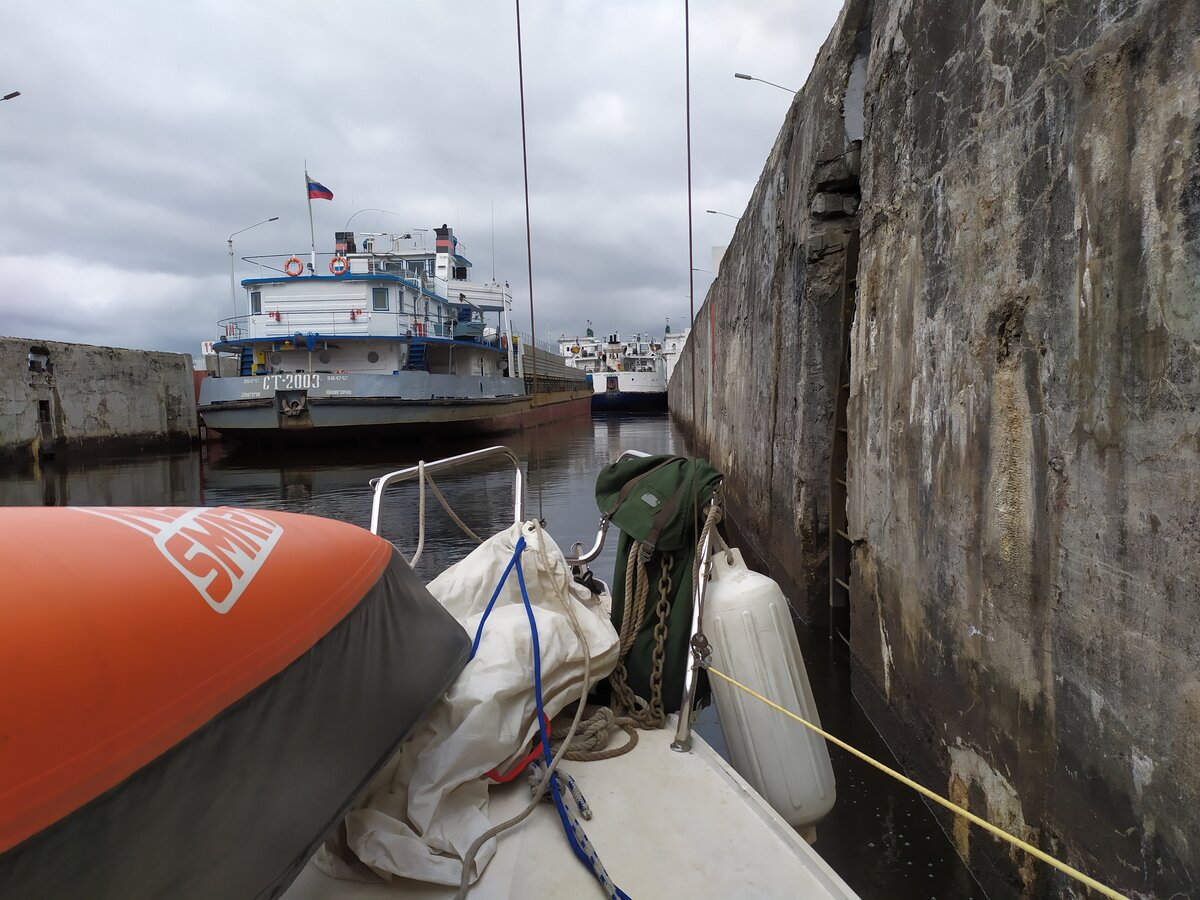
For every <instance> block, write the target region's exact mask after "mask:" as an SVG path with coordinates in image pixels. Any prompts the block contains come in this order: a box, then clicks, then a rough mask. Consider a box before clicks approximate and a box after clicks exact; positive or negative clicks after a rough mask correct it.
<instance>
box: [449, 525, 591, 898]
mask: <svg viewBox="0 0 1200 900" xmlns="http://www.w3.org/2000/svg"><path fill="white" fill-rule="evenodd" d="M528 524H531V525H532V526H533V528H534V530H535V531H536V532H539V534H538V537H539V541H541V543H539V550H540V551H541V553H542V559H543V560H547V559H548V556H547V554H546V550H545V546H544V538H542V537H541V534H540V532H541V530H542V526H541V523H540V522H538V521H536V520H534V521H533V522H531V523H528ZM517 565H521V561H520V560H518V562H517ZM567 577H568V578H570V572H569V571H568V573H567ZM558 599H559V601H560V602H561V603H562V605H563V608H564V609H566V611H567V618H568V619H570V620H571V629H572V630H573V631H574V632H575V637H576V638H578V639H579V644H580V646H581V647H583V693H582V694H581V695H580V697H579V704H578V706H577V708H576V710H575V718H574V719H572V720H571V727H570V728H568V729H567V734H566V737H564V738H563V742H562V745H561V746H560V747H559V748H558V752H557V753H555V754H554V758H553V759H552V760H551V761H550V767H549V768H548V769H547V770H546V775H545V777H544V778H543V779H542V782H541V784H539V785H538V788H537V790H536V791H534V794H533V799H531V800H530V801H529V805H528V806H526V807H525V809H523V810H522V811H521V812H519V813H517V815H515V816H513V817H512V818H511V819H508V820H506V821H504V822H501V823H500V824H499V825H493V826H492V827H491V828H489V829H488V830H487V831H485V832H484V833H483V834H481V835H480V836H479V837H477V838H475V841H474V842H473V843H472V844H471V846H470V847H469V848H467V852H466V854H465V855H464V856H463V865H462V878H461V880H460V881H459V883H458V893H457V894H455V895H454V900H463V898H465V897H466V896H467V891H468V890H469V889H470V884H469V882H470V879H471V867H472V866H473V865H474V864H475V856H476V855H477V854H478V853H479V848H480V847H482V846H483V845H484V844H485V843H487V842H488V841H490V840H491V839H492V838H494V837H495V836H496V835H498V834H500V833H501V832H503V831H507V830H508V829H509V828H512V827H513V826H514V825H519V824H520V823H521V822H524V821H525V819H526V818H528V817H529V814H530V813H531V812H533V811H534V810H535V809H537V807H538V804H539V803H541V802H542V796H543V795H544V794H545V793H546V790H547V789H548V788H549V787H550V779H552V778H553V777H554V773H555V772H556V771H558V764H559V763H560V762H561V761H562V758H563V756H564V755H565V754H566V752H567V748H569V747H570V746H571V740H572V739H573V738H574V737H575V732H576V730H577V729H578V728H579V722H580V720H581V719H582V718H583V707H584V702H583V701H584V700H586V699H587V692H588V691H589V690H590V689H591V686H592V651H591V648H590V647H588V642H587V636H586V635H585V634H584V633H583V628H582V627H581V626H580V624H579V620H578V619H577V618H575V610H574V608H573V607H572V605H571V596H570V594H569V593H568V594H567V595H566V596H563V595H562V594H561V593H560V594H559V598H558Z"/></svg>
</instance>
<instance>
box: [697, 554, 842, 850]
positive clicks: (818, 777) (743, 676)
mask: <svg viewBox="0 0 1200 900" xmlns="http://www.w3.org/2000/svg"><path fill="white" fill-rule="evenodd" d="M728 552H729V553H730V554H731V555H732V557H733V562H731V563H730V562H726V551H724V550H714V552H713V565H712V580H711V581H710V582H709V584H708V587H707V590H706V593H705V599H704V618H703V622H702V623H701V624H702V627H703V630H704V634H705V635H706V636H707V637H708V642H709V644H710V645H711V646H712V664H713V666H714V667H715V668H717V669H720V670H721V671H722V672H724V673H726V674H727V675H729V676H730V677H732V678H736V679H737V680H738V681H740V682H741V683H742V684H744V685H746V686H748V687H751V688H753V689H754V690H756V691H758V693H760V694H762V695H763V696H764V697H767V698H769V699H770V700H773V701H774V702H775V703H778V704H779V705H780V706H782V707H783V708H784V709H787V710H789V711H791V712H794V713H796V714H797V715H798V716H800V717H802V718H804V719H806V720H808V721H809V722H812V723H813V724H814V725H820V724H821V720H820V719H819V718H818V716H817V705H816V703H815V702H813V695H812V688H811V687H810V686H809V683H808V673H807V672H806V671H805V669H804V660H803V658H802V657H801V656H800V642H799V641H798V640H797V639H796V631H795V628H794V627H793V625H792V619H791V615H790V613H789V610H788V603H787V598H786V597H784V595H783V591H782V590H780V588H779V585H778V584H776V583H775V582H774V581H772V580H771V579H770V578H768V577H767V576H766V575H760V574H759V573H757V572H753V571H751V570H750V569H748V568H747V567H746V564H745V562H743V560H742V554H741V551H739V550H730V551H728ZM709 683H710V684H711V685H712V691H713V695H714V697H715V698H716V702H717V715H718V717H719V718H720V720H721V730H722V732H724V735H725V743H726V744H727V746H728V747H729V760H730V762H731V763H732V764H733V767H734V769H736V770H737V772H738V774H740V775H741V776H742V777H743V778H745V779H746V781H748V782H749V783H750V785H751V786H752V787H753V788H754V789H755V790H756V791H758V793H759V794H761V795H762V796H763V797H765V798H766V799H767V801H768V802H769V803H770V804H771V806H772V807H774V808H775V811H776V812H778V813H779V814H780V815H781V816H782V817H783V818H784V819H785V820H787V822H788V824H790V825H791V826H792V827H794V828H804V827H807V826H811V825H815V824H816V823H817V822H818V821H820V820H821V819H822V818H823V817H824V816H825V814H826V813H828V812H829V810H830V809H832V808H833V802H834V799H835V790H834V782H833V767H832V765H831V764H830V762H829V750H828V748H827V746H826V744H825V739H824V738H822V737H821V736H820V735H818V734H816V733H814V732H812V731H810V730H809V729H807V728H805V727H804V726H803V725H801V724H800V723H798V722H794V721H792V720H791V719H789V718H787V716H784V715H783V714H782V713H780V712H779V711H777V710H774V709H771V707H769V706H767V705H766V704H764V703H762V702H761V701H759V700H756V699H755V698H754V697H751V696H750V695H749V694H747V693H745V692H744V691H741V690H739V689H738V688H735V687H734V686H733V685H731V684H729V683H728V682H726V681H724V680H722V679H720V678H717V677H716V676H711V677H710V678H709Z"/></svg>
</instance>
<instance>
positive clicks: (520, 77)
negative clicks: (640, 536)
mask: <svg viewBox="0 0 1200 900" xmlns="http://www.w3.org/2000/svg"><path fill="white" fill-rule="evenodd" d="M515 2H516V5H517V84H518V85H519V87H520V92H521V169H522V171H523V172H524V174H525V261H526V264H527V266H528V271H529V340H530V342H531V343H532V344H533V346H532V347H531V348H530V352H529V359H530V360H531V361H532V363H533V407H534V409H535V410H536V409H537V406H538V357H537V352H538V346H537V325H536V324H535V322H534V318H533V240H532V238H531V237H530V234H531V229H530V227H529V143H528V141H527V140H526V138H525V64H524V57H523V55H522V53H521V0H515ZM521 352H522V353H524V352H525V350H524V349H522V350H521ZM533 455H534V459H535V460H536V461H537V465H536V471H537V473H538V478H537V484H538V521H541V520H543V519H544V518H545V517H544V516H543V515H542V478H541V472H542V454H541V448H540V446H539V444H538V437H537V426H536V425H534V431H533Z"/></svg>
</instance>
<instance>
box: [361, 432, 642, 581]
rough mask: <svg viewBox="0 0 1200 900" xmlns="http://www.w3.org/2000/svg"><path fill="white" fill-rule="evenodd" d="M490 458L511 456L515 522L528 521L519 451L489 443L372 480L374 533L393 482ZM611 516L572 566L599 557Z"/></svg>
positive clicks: (570, 560) (572, 558)
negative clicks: (589, 546)
mask: <svg viewBox="0 0 1200 900" xmlns="http://www.w3.org/2000/svg"><path fill="white" fill-rule="evenodd" d="M649 455H650V454H648V453H643V452H642V451H640V450H626V451H625V452H623V453H622V454H621V455H620V456H619V457H618V458H617V462H622V461H624V460H627V459H632V458H634V457H646V456H649ZM486 459H504V460H508V462H509V464H510V465H511V466H512V469H513V500H512V504H513V505H512V509H513V524H514V525H519V524H521V523H522V522H524V521H525V478H524V473H523V472H522V470H521V462H520V460H519V459H517V455H516V454H515V453H513V452H512V450H510V449H509V448H508V447H504V446H495V447H485V448H484V449H482V450H472V451H471V452H470V453H460V454H459V455H458V456H448V457H445V458H444V459H435V460H433V461H432V462H421V463H418V464H417V465H415V466H408V467H407V468H404V469H397V470H396V471H394V472H388V473H387V474H386V475H380V476H379V477H378V478H372V479H371V481H370V485H371V490H372V491H373V498H372V500H371V533H372V534H379V526H380V520H381V518H382V511H383V496H384V492H385V491H386V490H387V489H388V487H390V486H391V485H393V484H400V483H402V482H405V481H414V480H416V479H418V478H421V477H423V475H434V474H436V473H438V472H445V471H446V470H447V469H456V468H460V467H462V466H467V465H471V464H472V463H476V462H480V461H481V460H486ZM608 523H609V520H608V517H607V516H601V517H600V524H599V527H598V528H597V530H596V539H595V542H594V543H593V544H592V547H591V549H590V550H586V551H585V550H583V545H582V543H577V544H576V545H575V547H577V548H579V549H578V550H576V549H572V551H571V552H572V554H574V555H571V556H568V557H567V558H566V559H567V562H568V563H569V564H570V565H572V566H581V565H586V564H587V563H589V562H591V561H592V560H594V559H596V557H598V556H599V555H600V553H601V551H602V550H603V549H604V540H605V537H606V535H607V534H608Z"/></svg>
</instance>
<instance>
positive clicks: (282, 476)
mask: <svg viewBox="0 0 1200 900" xmlns="http://www.w3.org/2000/svg"><path fill="white" fill-rule="evenodd" d="M494 443H503V444H505V445H506V446H508V447H509V448H510V449H512V450H513V451H514V452H515V453H516V454H517V456H518V457H519V458H520V459H521V461H522V464H523V466H524V468H525V471H526V472H527V479H528V480H527V483H526V509H527V513H528V515H531V516H532V515H537V516H540V517H541V518H543V519H544V520H545V521H546V526H547V528H548V529H549V531H550V533H551V535H553V536H554V538H555V540H557V541H558V543H559V545H560V546H561V547H562V548H563V549H564V550H569V549H570V546H571V544H572V543H573V542H575V541H582V542H583V543H584V544H585V545H587V546H591V543H592V541H593V539H594V538H595V535H596V526H597V523H598V521H599V511H598V510H597V508H596V503H595V498H594V494H593V488H594V481H595V476H596V473H597V472H598V471H599V469H600V468H601V467H602V466H604V465H605V464H606V463H608V462H609V461H611V460H613V459H615V458H616V457H617V456H618V455H620V453H621V452H622V451H623V450H627V449H634V450H642V451H645V452H647V453H678V454H681V455H686V454H687V452H688V447H687V444H686V441H685V440H684V438H683V436H682V435H681V433H680V432H679V431H678V430H677V429H675V427H674V426H673V425H672V423H671V422H670V421H669V420H668V419H667V418H666V416H665V415H651V416H631V415H624V416H622V415H607V416H595V417H593V418H587V417H584V418H576V419H574V420H570V421H565V422H562V423H559V424H555V425H549V426H544V427H542V428H540V429H536V430H534V431H530V432H525V433H520V434H513V435H506V436H504V437H503V438H500V439H492V440H486V439H485V440H476V441H455V442H450V441H440V442H437V443H431V444H427V445H420V444H413V443H412V442H406V443H403V444H391V445H369V444H356V445H354V446H351V447H336V448H335V447H317V448H301V449H284V450H272V451H266V452H264V451H254V452H245V451H241V452H227V451H225V450H224V449H223V448H221V447H219V446H214V447H211V448H205V449H204V450H202V451H200V452H196V453H191V454H187V455H173V456H142V457H138V458H136V459H128V460H115V461H104V462H96V463H86V464H85V463H75V464H70V465H56V464H47V465H43V466H41V467H38V468H31V469H27V470H25V471H16V472H14V471H3V472H0V505H3V506H19V505H35V506H36V505H75V506H87V505H148V506H195V505H204V506H217V505H229V506H246V507H257V508H264V509H277V510H284V511H287V512H297V513H309V514H312V515H320V516H327V517H330V518H334V519H340V520H342V521H345V522H350V523H353V524H356V525H361V526H363V527H366V526H367V525H368V524H369V522H370V514H371V490H370V488H369V486H368V481H369V480H370V479H371V478H374V477H376V476H378V475H381V474H383V473H385V472H388V471H391V470H394V469H399V468H403V467H405V466H408V465H412V464H415V463H416V462H417V460H418V459H422V458H424V459H435V458H438V457H443V456H450V455H453V454H456V453H463V452H466V451H468V450H473V449H478V448H479V447H481V446H490V445H491V444H494ZM437 483H438V486H439V487H440V488H441V489H442V491H443V493H444V494H445V495H446V497H447V499H448V500H449V502H450V504H451V505H452V506H453V507H454V509H455V511H456V512H457V513H458V514H459V515H460V516H461V517H462V518H463V520H464V521H465V522H466V523H467V524H468V525H469V526H470V527H471V528H472V529H473V530H475V531H476V532H477V533H478V534H480V535H488V534H492V533H494V532H496V531H499V530H501V529H503V528H506V527H507V526H508V525H510V524H512V502H511V498H512V474H511V471H505V470H503V469H501V468H499V467H497V466H495V465H488V464H485V465H483V466H482V467H477V468H475V469H471V470H466V469H464V470H461V471H455V472H448V473H444V474H442V475H440V476H438V478H437ZM416 498H417V492H416V488H415V486H404V487H399V488H396V489H395V490H394V491H393V492H392V496H391V499H390V501H389V503H388V505H387V506H385V508H384V515H383V520H382V529H381V531H382V533H383V534H384V536H385V537H388V538H389V539H391V540H393V541H394V542H395V543H396V544H397V545H398V546H399V547H400V549H401V550H402V551H403V552H404V553H405V555H406V556H411V554H412V552H413V550H414V549H415V534H416V525H417V514H416V509H417V499H416ZM426 506H427V520H426V537H425V546H424V550H423V553H422V557H421V560H420V562H419V563H418V565H417V572H418V574H419V575H420V576H421V577H422V578H423V579H424V580H430V579H431V578H432V577H433V576H434V575H435V574H436V573H437V572H439V571H441V569H443V568H444V567H445V566H446V565H448V564H449V563H451V562H453V561H455V560H457V559H459V558H461V557H462V556H463V555H465V554H466V553H467V552H469V551H470V549H471V548H472V547H473V546H474V544H473V542H472V541H471V540H470V539H469V538H467V537H466V536H465V535H463V534H462V533H461V532H460V531H459V530H458V527H457V526H456V525H454V524H453V523H452V522H450V521H449V519H448V518H447V517H446V516H445V515H444V514H442V512H441V510H440V508H439V507H438V506H437V503H436V501H435V500H434V499H433V498H432V497H431V496H427V498H426ZM615 548H616V540H615V538H614V539H613V540H610V541H609V543H608V545H607V546H606V548H605V551H604V553H603V554H602V555H601V557H600V559H599V560H598V561H597V562H595V563H594V564H593V568H594V569H595V571H596V574H597V575H598V576H599V577H601V578H603V579H604V580H605V581H609V582H611V580H612V574H613V566H614V563H615V558H616V556H615ZM801 643H802V646H803V648H804V654H805V660H806V664H807V666H808V670H809V676H810V678H811V679H812V684H813V691H814V694H815V695H816V699H817V705H818V708H819V710H820V713H821V718H822V723H823V724H824V726H825V727H826V728H827V729H828V730H829V731H830V732H832V733H833V734H836V735H838V736H839V737H841V738H842V739H843V740H846V741H847V742H849V743H850V744H852V745H853V746H856V747H858V748H860V749H861V750H863V751H864V752H866V753H868V754H870V755H872V756H875V757H876V758H877V759H880V760H881V761H883V762H885V763H887V764H888V765H891V766H893V767H897V766H896V763H895V760H894V759H893V758H892V756H891V754H890V753H889V752H888V750H887V747H886V746H885V745H884V744H883V741H882V740H881V739H880V738H879V736H878V734H877V733H876V732H875V730H874V728H873V727H872V726H871V724H870V722H869V721H868V720H867V718H866V716H865V715H863V713H862V711H861V710H860V708H859V707H858V705H857V704H856V703H855V702H854V700H853V698H852V697H851V694H850V673H849V667H848V663H847V661H846V660H845V659H844V658H843V657H842V656H840V655H839V653H838V652H837V651H836V649H834V650H832V652H831V648H830V646H829V644H828V642H827V641H826V640H825V639H824V638H823V636H821V635H813V634H806V633H802V634H801ZM699 731H700V733H701V734H702V735H703V736H704V737H705V738H706V739H707V740H709V742H710V743H712V744H714V745H715V746H717V749H718V750H723V741H721V740H720V733H719V729H718V728H717V726H716V723H715V716H714V715H713V713H712V711H711V710H706V711H705V716H704V717H702V724H701V726H700V728H699ZM832 759H833V766H834V773H835V775H836V778H837V791H838V801H837V804H836V805H835V807H834V809H833V811H832V813H830V815H829V816H828V817H827V818H826V819H825V820H824V821H823V822H822V823H821V824H820V826H819V827H818V828H817V843H816V848H817V850H818V851H819V852H820V853H821V855H822V856H823V857H824V858H825V859H826V860H827V861H828V862H829V863H830V865H832V866H833V868H834V869H835V870H836V871H837V872H838V873H839V874H840V875H841V876H842V878H844V879H845V880H846V882H847V883H848V884H849V885H850V886H851V887H852V888H853V889H854V890H855V891H857V892H858V893H859V894H860V895H861V896H862V897H863V898H864V900H884V898H901V900H908V898H911V900H928V898H932V900H951V898H982V897H984V894H983V893H982V891H980V890H979V888H978V887H977V886H975V884H974V882H973V881H972V880H971V879H970V876H969V874H968V873H967V871H966V869H965V868H964V867H963V865H962V863H961V862H960V861H959V859H958V857H957V855H956V854H955V853H954V851H953V849H952V848H951V845H950V843H949V841H948V840H947V838H946V836H945V835H944V834H943V833H942V832H941V830H940V829H939V828H938V826H937V824H936V823H935V821H934V819H933V817H932V815H931V814H930V813H929V811H928V810H927V809H926V807H925V805H924V802H923V801H922V800H921V799H920V798H919V797H918V796H917V795H916V794H915V793H913V792H911V791H909V790H908V789H907V788H903V787H900V786H898V785H896V784H895V783H894V782H892V781H891V780H890V779H888V778H887V777H886V776H884V775H883V774H882V773H879V772H877V771H876V770H875V769H873V768H871V767H869V766H867V765H866V764H865V763H862V762H859V761H858V760H856V759H854V758H853V757H850V756H849V755H848V754H846V753H844V752H843V751H841V750H838V749H836V748H834V749H833V750H832Z"/></svg>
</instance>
